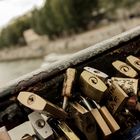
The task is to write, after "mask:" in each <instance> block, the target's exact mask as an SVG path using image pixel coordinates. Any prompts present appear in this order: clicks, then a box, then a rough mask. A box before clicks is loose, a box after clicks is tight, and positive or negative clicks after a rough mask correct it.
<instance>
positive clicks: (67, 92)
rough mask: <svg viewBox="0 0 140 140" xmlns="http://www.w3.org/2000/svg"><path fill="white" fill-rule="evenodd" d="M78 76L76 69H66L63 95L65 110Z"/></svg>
mask: <svg viewBox="0 0 140 140" xmlns="http://www.w3.org/2000/svg"><path fill="white" fill-rule="evenodd" d="M75 77H76V69H73V68H68V69H67V70H66V76H65V79H64V82H63V91H62V96H63V97H64V101H63V107H62V108H63V109H64V110H65V108H66V106H67V102H68V98H70V97H71V95H72V87H73V83H74V81H75Z"/></svg>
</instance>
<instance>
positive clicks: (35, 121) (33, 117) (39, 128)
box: [28, 112, 54, 140]
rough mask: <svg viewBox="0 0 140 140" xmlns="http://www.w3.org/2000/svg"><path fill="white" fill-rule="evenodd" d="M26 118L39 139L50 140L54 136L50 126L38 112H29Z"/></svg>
mask: <svg viewBox="0 0 140 140" xmlns="http://www.w3.org/2000/svg"><path fill="white" fill-rule="evenodd" d="M28 118H29V121H30V122H31V125H32V127H33V129H34V131H35V133H36V135H37V136H38V138H40V139H41V140H50V139H52V138H54V135H53V131H52V129H51V127H50V126H49V124H48V123H47V122H46V121H45V120H44V119H43V117H42V116H41V115H40V114H39V113H38V112H33V113H31V114H29V115H28Z"/></svg>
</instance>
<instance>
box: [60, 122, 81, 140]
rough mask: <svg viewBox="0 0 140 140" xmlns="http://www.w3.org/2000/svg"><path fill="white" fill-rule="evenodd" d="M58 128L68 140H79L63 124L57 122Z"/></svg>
mask: <svg viewBox="0 0 140 140" xmlns="http://www.w3.org/2000/svg"><path fill="white" fill-rule="evenodd" d="M58 127H59V128H60V129H61V131H62V132H63V133H64V135H65V137H66V138H67V139H68V140H80V139H79V138H78V137H77V135H76V134H75V133H74V132H73V131H72V130H71V129H70V127H69V126H68V125H67V124H66V123H65V122H59V124H58Z"/></svg>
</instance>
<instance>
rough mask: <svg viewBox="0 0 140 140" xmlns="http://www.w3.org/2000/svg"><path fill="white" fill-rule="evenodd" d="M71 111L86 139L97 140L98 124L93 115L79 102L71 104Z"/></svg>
mask: <svg viewBox="0 0 140 140" xmlns="http://www.w3.org/2000/svg"><path fill="white" fill-rule="evenodd" d="M69 110H70V116H71V117H72V118H73V119H74V121H75V125H76V126H77V127H78V128H79V130H80V131H81V132H82V133H84V135H85V136H86V139H87V140H93V139H94V140H97V139H98V138H97V127H96V122H95V119H94V118H93V117H92V115H91V113H90V112H89V111H88V110H87V109H85V108H84V107H83V106H81V105H80V104H79V103H77V102H74V103H70V104H69Z"/></svg>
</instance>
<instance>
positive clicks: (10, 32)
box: [0, 17, 30, 48]
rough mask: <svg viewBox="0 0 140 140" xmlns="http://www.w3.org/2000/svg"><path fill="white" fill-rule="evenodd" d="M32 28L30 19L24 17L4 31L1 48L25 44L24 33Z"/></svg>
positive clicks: (0, 38) (1, 35) (0, 36)
mask: <svg viewBox="0 0 140 140" xmlns="http://www.w3.org/2000/svg"><path fill="white" fill-rule="evenodd" d="M28 28H30V20H29V18H26V17H22V18H19V19H17V20H16V21H14V22H13V23H11V24H9V25H8V26H6V27H5V28H3V29H2V31H1V34H0V48H2V47H5V46H10V45H16V44H24V43H25V41H24V38H23V31H25V30H26V29H28Z"/></svg>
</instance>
